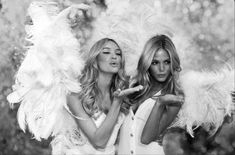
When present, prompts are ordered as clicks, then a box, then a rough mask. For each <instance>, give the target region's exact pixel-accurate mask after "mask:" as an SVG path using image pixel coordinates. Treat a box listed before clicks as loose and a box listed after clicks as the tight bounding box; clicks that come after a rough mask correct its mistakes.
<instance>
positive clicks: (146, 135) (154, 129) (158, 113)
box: [141, 103, 165, 144]
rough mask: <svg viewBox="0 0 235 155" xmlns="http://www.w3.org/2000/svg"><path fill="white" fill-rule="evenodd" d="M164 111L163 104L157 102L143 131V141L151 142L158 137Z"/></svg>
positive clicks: (144, 142) (145, 142)
mask: <svg viewBox="0 0 235 155" xmlns="http://www.w3.org/2000/svg"><path fill="white" fill-rule="evenodd" d="M164 111H165V110H164V107H163V106H160V104H159V103H155V105H154V107H153V109H152V111H151V113H150V115H149V117H148V120H147V122H146V124H145V126H144V129H143V131H142V135H141V143H143V144H149V143H150V142H152V141H154V140H155V139H156V138H157V137H158V135H159V126H160V121H161V118H162V116H163V113H164Z"/></svg>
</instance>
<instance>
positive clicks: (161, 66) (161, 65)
mask: <svg viewBox="0 0 235 155" xmlns="http://www.w3.org/2000/svg"><path fill="white" fill-rule="evenodd" d="M159 70H160V72H163V71H164V70H165V66H164V64H162V63H160V66H159Z"/></svg>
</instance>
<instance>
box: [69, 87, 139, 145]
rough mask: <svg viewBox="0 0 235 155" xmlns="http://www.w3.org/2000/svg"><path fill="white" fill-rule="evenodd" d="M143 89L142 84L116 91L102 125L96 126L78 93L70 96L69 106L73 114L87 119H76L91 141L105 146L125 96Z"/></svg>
mask: <svg viewBox="0 0 235 155" xmlns="http://www.w3.org/2000/svg"><path fill="white" fill-rule="evenodd" d="M141 89H142V86H136V87H133V88H128V89H125V90H117V91H115V92H114V98H113V102H112V105H111V107H110V109H109V112H108V114H107V116H106V118H105V120H104V121H103V122H102V124H101V125H100V127H98V128H97V127H96V125H95V123H94V121H93V120H92V119H91V118H90V116H89V115H88V114H87V113H86V112H85V110H84V109H83V106H82V104H81V102H80V100H79V99H78V96H77V94H71V95H70V96H69V97H68V106H69V109H70V110H71V112H72V114H73V115H75V116H77V117H82V118H85V119H86V120H81V119H76V122H77V124H78V126H79V127H80V128H81V130H82V131H83V133H84V134H85V135H86V136H87V138H88V139H89V141H90V143H91V144H92V145H93V146H94V147H95V148H105V146H106V144H107V142H108V140H109V137H110V136H111V134H112V131H113V128H114V126H115V124H116V122H117V118H118V115H119V112H120V107H121V104H122V101H123V98H125V96H127V95H129V94H131V93H134V92H136V91H139V90H141Z"/></svg>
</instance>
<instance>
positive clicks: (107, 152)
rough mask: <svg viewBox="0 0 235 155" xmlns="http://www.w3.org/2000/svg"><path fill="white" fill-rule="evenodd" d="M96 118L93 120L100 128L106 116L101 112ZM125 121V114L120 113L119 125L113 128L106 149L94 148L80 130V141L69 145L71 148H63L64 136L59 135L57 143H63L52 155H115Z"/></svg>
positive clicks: (57, 146) (55, 147)
mask: <svg viewBox="0 0 235 155" xmlns="http://www.w3.org/2000/svg"><path fill="white" fill-rule="evenodd" d="M94 116H95V117H94V118H92V119H93V121H94V123H95V124H96V126H97V127H99V126H100V125H101V124H102V122H103V121H104V120H105V118H106V114H105V113H104V112H101V111H99V112H97V113H95V115H94ZM124 119H125V115H124V114H123V113H120V114H119V116H118V119H117V123H116V125H115V126H114V128H113V131H112V134H111V136H110V137H109V140H108V142H107V144H106V147H105V149H96V148H94V147H93V146H92V144H91V143H90V142H89V140H88V139H87V137H86V135H85V134H84V133H83V132H82V131H81V130H79V132H80V133H78V136H79V137H77V139H78V140H75V142H72V143H73V144H72V145H67V146H69V148H68V147H64V146H63V143H64V142H63V135H57V136H56V141H57V143H58V141H59V142H61V144H59V143H58V144H56V146H54V147H53V150H55V151H54V153H53V150H52V154H56V153H58V152H61V153H62V154H63V155H114V154H115V142H116V139H117V135H118V131H119V129H120V127H121V125H122V123H123V121H124ZM84 121H85V120H84ZM73 139H74V138H73ZM76 143H77V144H76ZM71 146H72V147H71ZM59 147H60V148H59ZM58 149H59V151H58Z"/></svg>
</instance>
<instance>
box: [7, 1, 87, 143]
mask: <svg viewBox="0 0 235 155" xmlns="http://www.w3.org/2000/svg"><path fill="white" fill-rule="evenodd" d="M77 8H80V9H86V6H84V5H80V6H77ZM71 9H74V6H72V7H69V8H67V9H65V10H63V11H61V10H60V9H59V6H58V4H57V3H55V2H48V1H46V2H45V1H35V2H32V3H31V5H30V7H29V10H28V13H29V16H30V17H31V19H32V23H33V24H32V25H28V26H27V27H26V28H27V29H26V31H27V35H28V40H29V41H30V42H31V43H32V46H30V47H29V49H28V51H27V54H26V56H25V59H24V60H23V62H22V64H21V66H20V68H19V70H18V72H17V74H16V81H15V85H14V86H13V92H12V93H11V94H9V95H8V97H7V99H8V101H9V103H11V104H12V105H13V104H16V103H21V104H20V107H19V109H18V115H17V117H18V122H19V125H20V128H21V129H22V130H24V131H25V130H26V127H28V129H29V130H30V132H32V133H33V135H34V136H35V138H36V139H37V140H41V138H44V139H47V138H48V137H49V136H55V135H58V134H61V133H63V135H66V136H65V139H64V140H65V142H66V141H69V140H70V141H71V139H73V140H76V139H79V136H80V135H79V131H78V130H79V129H78V128H77V126H76V123H75V121H74V119H73V117H72V116H71V115H70V114H69V113H68V112H67V111H66V110H65V109H66V108H67V105H66V96H67V94H68V93H71V92H75V93H76V92H79V91H80V89H81V88H80V84H79V82H78V80H77V79H78V76H79V75H80V74H81V70H82V69H83V66H84V60H83V58H82V57H81V54H80V52H79V51H80V49H81V41H80V39H83V36H79V37H80V39H77V38H76V37H75V36H74V35H73V33H72V30H71V27H70V20H69V19H68V14H69V13H70V11H71ZM74 137H75V138H74ZM66 138H67V140H66ZM68 138H69V139H68ZM76 141H77V142H78V143H79V140H76Z"/></svg>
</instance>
